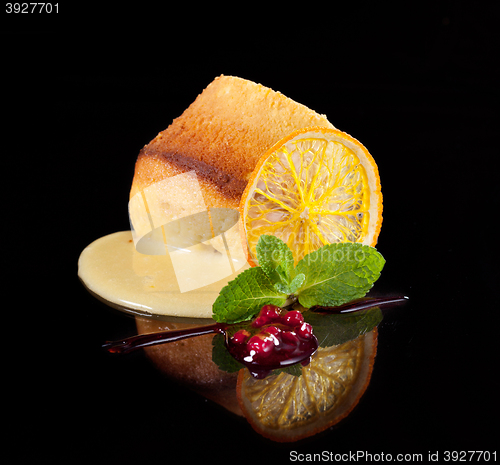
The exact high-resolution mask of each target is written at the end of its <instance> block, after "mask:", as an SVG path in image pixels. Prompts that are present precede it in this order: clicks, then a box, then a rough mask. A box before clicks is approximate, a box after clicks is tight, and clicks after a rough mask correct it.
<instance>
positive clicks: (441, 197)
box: [1, 0, 500, 464]
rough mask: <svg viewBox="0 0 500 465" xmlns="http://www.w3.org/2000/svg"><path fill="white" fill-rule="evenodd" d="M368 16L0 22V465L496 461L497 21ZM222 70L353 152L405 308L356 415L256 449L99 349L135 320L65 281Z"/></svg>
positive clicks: (122, 13) (238, 432) (467, 8)
mask: <svg viewBox="0 0 500 465" xmlns="http://www.w3.org/2000/svg"><path fill="white" fill-rule="evenodd" d="M388 3H389V4H387V5H385V4H380V2H371V3H369V4H367V5H365V4H362V3H354V4H352V6H349V7H345V6H343V7H340V6H339V5H336V4H334V5H335V6H334V7H333V8H332V7H331V6H326V5H324V6H322V5H320V4H316V3H315V4H297V6H295V7H293V6H287V7H286V9H281V10H280V9H276V10H275V11H273V10H272V9H270V8H269V7H267V6H265V7H264V6H257V5H255V6H237V5H233V6H232V7H231V8H230V9H229V10H228V9H226V8H223V7H222V6H221V7H216V6H214V5H213V6H209V7H204V8H200V7H195V6H193V5H188V6H187V8H185V10H180V9H176V8H173V7H170V8H164V9H162V10H159V9H158V8H157V7H148V6H147V5H140V6H139V5H133V6H130V7H127V8H125V7H123V6H122V7H120V8H118V9H117V10H113V11H111V10H110V11H103V10H102V7H97V6H92V7H91V6H90V5H88V4H86V5H81V6H78V5H77V4H74V5H73V6H71V7H69V5H67V6H65V5H63V4H60V13H59V14H58V15H55V14H52V15H50V16H49V15H38V16H37V15H6V14H3V15H2V21H3V29H2V31H3V32H2V36H1V37H2V43H3V46H2V49H3V51H2V63H3V72H2V82H3V84H2V100H3V102H4V104H3V105H2V106H3V112H4V117H5V118H6V120H4V121H6V123H5V122H4V123H3V125H2V142H3V147H4V149H5V151H2V179H3V187H4V190H3V195H4V201H3V204H2V205H3V218H4V219H5V220H4V221H5V223H3V228H2V230H3V235H2V236H3V246H4V253H3V254H2V257H3V258H2V263H3V265H4V267H5V269H6V270H7V273H6V276H7V280H6V282H5V285H4V287H3V288H4V302H3V313H4V322H5V323H4V327H3V335H4V340H5V341H6V342H5V345H4V353H3V360H4V365H5V366H6V374H5V376H4V378H3V379H4V384H6V385H7V387H8V390H7V394H6V395H4V396H3V399H4V407H3V417H4V423H5V424H6V426H7V429H8V433H9V437H8V445H11V446H13V449H14V453H15V455H14V456H15V460H14V461H13V462H11V463H57V464H59V463H65V464H73V463H145V464H147V463H161V462H166V461H167V460H168V461H171V460H179V455H178V454H179V452H181V453H182V454H184V455H185V457H186V458H187V459H188V463H197V462H198V461H199V460H202V459H204V460H205V459H210V460H212V459H217V460H224V461H226V460H227V461H230V460H236V461H237V462H236V463H247V462H250V461H251V462H252V463H254V462H255V460H259V461H260V460H262V459H264V458H269V459H273V460H276V461H279V463H281V462H282V461H283V462H284V463H287V462H288V460H289V453H290V451H291V450H295V451H297V452H299V453H315V452H316V453H318V452H322V451H328V452H333V453H334V454H335V453H346V452H350V451H352V452H355V451H367V452H369V453H372V454H375V453H382V452H383V453H385V454H388V453H390V454H393V455H394V456H395V454H397V453H410V454H411V453H423V454H424V457H427V454H428V453H429V452H436V451H439V453H440V454H441V457H443V454H444V451H446V450H490V451H493V450H495V448H498V434H497V433H498V427H497V421H498V415H499V413H500V412H499V408H498V407H499V405H498V392H499V388H500V385H499V381H498V373H497V372H498V355H497V353H498V349H497V346H498V344H497V338H498V336H497V334H498V329H497V328H498V324H499V318H498V311H499V308H498V307H499V306H498V301H497V280H498V277H499V273H498V254H497V231H498V225H497V220H496V216H497V214H496V213H497V212H498V210H499V207H500V205H499V196H498V190H497V185H498V170H497V167H496V164H495V163H496V160H497V157H498V155H499V150H498V141H497V137H496V135H497V123H498V103H499V87H498V79H499V74H498V72H497V70H496V69H495V62H496V61H497V60H498V58H497V56H498V47H497V42H496V40H497V38H498V37H497V34H496V21H497V20H498V15H497V14H496V11H495V9H494V8H493V7H492V6H489V4H485V3H483V2H472V1H469V2H466V1H462V2H460V1H455V0H450V1H436V2H412V4H411V5H409V4H407V3H408V2H400V3H401V4H403V3H404V5H405V6H402V5H398V4H396V3H394V2H388ZM493 4H494V2H491V5H493ZM285 13H286V14H285ZM220 74H227V75H236V76H240V77H243V78H246V79H250V80H253V81H256V82H259V83H262V84H264V85H266V86H268V87H271V88H273V89H275V90H279V91H281V92H282V93H283V94H285V95H286V96H288V97H290V98H293V99H294V100H296V101H298V102H301V103H303V104H305V105H307V106H309V107H310V108H313V109H314V110H316V111H317V112H319V113H323V114H326V115H327V116H328V118H329V120H330V121H331V122H332V123H333V124H334V125H335V126H336V127H337V128H339V129H341V130H343V131H345V132H347V133H349V134H351V135H353V136H354V137H356V138H357V139H359V140H360V141H361V142H362V143H363V144H364V145H366V146H367V147H368V149H369V150H370V152H371V153H372V155H373V157H374V158H375V160H376V162H377V164H378V167H379V170H380V176H381V182H382V192H383V194H384V223H383V227H382V232H381V235H380V237H379V243H378V246H377V248H378V250H379V251H380V252H381V253H382V254H383V255H384V257H385V258H386V260H387V264H386V267H385V269H384V271H383V274H382V277H381V278H380V280H379V281H378V282H377V284H376V288H375V289H376V291H377V292H378V293H381V294H386V293H394V292H397V293H404V294H406V295H408V296H409V297H410V302H409V303H408V304H407V305H405V306H404V307H401V308H398V309H397V310H394V311H392V312H390V313H389V314H388V315H387V316H386V318H385V320H384V321H383V322H382V324H381V325H380V328H379V349H378V355H377V359H376V363H375V369H374V372H373V376H372V381H371V384H370V386H369V388H368V390H367V392H366V394H365V396H364V397H363V398H362V400H361V402H360V404H359V405H358V407H357V408H356V409H355V410H354V412H353V413H352V414H351V415H350V416H349V417H348V418H347V419H345V420H344V421H342V422H341V423H340V424H339V425H337V426H335V427H333V428H332V429H331V430H329V431H327V432H326V433H324V434H321V435H319V436H317V437H314V438H312V439H310V440H307V441H305V442H302V443H298V444H292V445H277V444H274V443H271V442H269V441H267V440H264V439H262V438H260V437H259V436H258V435H256V434H255V433H254V432H253V430H252V429H251V428H250V427H249V426H248V425H247V424H246V422H245V421H244V420H241V419H237V418H234V417H233V416H231V415H229V414H227V413H226V412H225V411H223V410H221V409H220V408H219V407H218V406H216V405H213V404H212V403H210V402H208V401H206V400H204V399H203V398H201V397H199V396H197V395H195V394H192V393H190V392H186V391H185V390H184V389H182V388H180V387H179V386H177V385H175V384H174V383H172V382H170V381H167V380H165V379H164V378H163V377H162V376H161V375H160V374H159V373H158V372H157V371H155V369H154V368H153V367H152V366H151V365H150V364H149V363H148V361H147V360H146V359H145V358H144V356H143V355H142V354H134V355H131V356H130V357H122V358H120V357H118V358H117V357H112V356H108V355H107V354H105V353H103V352H102V350H101V349H100V345H101V344H102V343H103V342H104V341H105V340H107V339H114V338H120V337H125V336H128V335H131V334H133V333H134V331H135V328H134V322H133V320H132V319H131V318H129V317H126V316H124V315H122V314H118V313H115V312H113V311H111V310H110V309H108V308H107V307H105V306H104V305H103V304H101V303H100V302H98V301H97V300H95V299H94V298H93V297H91V296H90V295H89V294H88V293H87V292H86V291H85V289H84V288H83V286H82V285H81V283H80V282H79V280H78V277H77V261H78V256H79V254H80V252H81V251H82V250H83V249H84V248H85V247H86V246H87V245H88V244H89V243H91V242H92V241H94V240H95V239H97V238H99V237H101V236H104V235H106V234H109V233H113V232H115V231H120V230H126V229H128V228H129V224H128V215H127V202H128V192H129V188H130V184H131V181H132V176H133V169H134V163H135V159H136V157H137V154H138V152H139V150H140V149H141V148H142V147H143V146H144V145H145V144H146V143H148V142H149V141H150V140H151V139H152V138H153V137H154V136H155V135H156V134H157V133H158V132H159V131H161V130H163V129H165V128H166V127H167V126H168V125H169V124H170V123H171V121H172V119H173V118H175V117H177V116H179V115H180V114H181V113H182V111H183V110H184V109H185V108H186V107H187V106H188V105H189V104H190V103H191V102H192V101H193V100H194V99H195V97H196V96H197V95H198V94H199V93H200V92H201V91H202V90H203V89H204V88H205V87H206V86H207V85H208V84H209V83H210V82H211V81H212V80H213V79H214V78H215V77H216V76H218V75H220ZM11 409H12V410H11ZM12 412H13V414H12ZM494 439H495V440H494ZM497 459H498V457H497Z"/></svg>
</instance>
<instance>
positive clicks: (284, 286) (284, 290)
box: [274, 283, 292, 295]
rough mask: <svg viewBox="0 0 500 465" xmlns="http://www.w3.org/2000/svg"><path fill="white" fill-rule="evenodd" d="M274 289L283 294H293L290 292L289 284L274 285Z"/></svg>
mask: <svg viewBox="0 0 500 465" xmlns="http://www.w3.org/2000/svg"><path fill="white" fill-rule="evenodd" d="M274 288H275V289H276V290H277V291H278V292H281V293H282V294H286V295H290V294H291V293H292V291H291V290H290V286H288V285H287V284H283V283H274Z"/></svg>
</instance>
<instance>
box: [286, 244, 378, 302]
mask: <svg viewBox="0 0 500 465" xmlns="http://www.w3.org/2000/svg"><path fill="white" fill-rule="evenodd" d="M384 264H385V260H384V258H383V257H382V255H380V253H379V252H377V250H376V249H374V248H373V247H369V246H367V245H362V244H359V243H350V242H349V243H339V244H329V245H325V246H324V247H321V248H320V249H318V250H317V251H315V252H312V253H310V254H308V255H306V256H305V257H304V258H303V259H302V260H301V261H300V262H299V263H298V264H297V267H296V269H295V272H296V273H298V274H300V273H303V274H304V275H305V277H306V278H305V280H304V282H303V283H302V285H301V286H300V288H299V289H298V290H297V292H296V295H297V296H298V298H299V302H300V304H301V305H303V306H304V307H306V308H310V307H312V306H314V305H323V306H331V307H334V306H338V305H342V304H344V303H347V302H350V301H351V300H354V299H358V298H360V297H363V296H364V295H365V294H366V293H367V292H368V291H369V290H370V289H371V287H372V286H373V283H374V282H375V281H376V280H377V279H378V278H379V276H380V272H381V270H382V268H383V266H384Z"/></svg>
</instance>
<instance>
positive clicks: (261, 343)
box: [247, 335, 274, 355]
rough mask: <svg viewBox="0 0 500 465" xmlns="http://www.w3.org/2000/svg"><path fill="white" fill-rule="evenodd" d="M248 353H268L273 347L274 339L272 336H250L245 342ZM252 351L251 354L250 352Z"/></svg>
mask: <svg viewBox="0 0 500 465" xmlns="http://www.w3.org/2000/svg"><path fill="white" fill-rule="evenodd" d="M247 348H248V351H249V352H250V355H265V354H269V353H270V352H271V351H272V350H273V348H274V339H273V338H272V337H266V338H263V337H260V336H258V335H256V336H252V337H251V338H250V340H249V341H248V344H247ZM252 351H253V352H254V354H252V353H251V352H252Z"/></svg>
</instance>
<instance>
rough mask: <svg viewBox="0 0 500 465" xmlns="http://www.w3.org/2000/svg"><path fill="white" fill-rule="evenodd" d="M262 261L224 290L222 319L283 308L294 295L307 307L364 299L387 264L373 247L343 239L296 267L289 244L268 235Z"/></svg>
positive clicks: (217, 311)
mask: <svg viewBox="0 0 500 465" xmlns="http://www.w3.org/2000/svg"><path fill="white" fill-rule="evenodd" d="M257 260H258V262H259V266H258V267H255V268H250V269H248V270H246V271H244V272H243V273H241V274H240V275H238V276H237V277H236V279H234V280H233V281H231V282H230V283H228V285H227V286H225V287H224V288H223V289H222V291H221V293H220V295H219V297H218V298H217V300H216V301H215V303H214V305H213V308H212V312H213V317H214V319H215V320H216V321H218V322H225V323H238V322H240V321H245V320H249V319H251V318H252V317H253V316H255V315H256V314H257V313H258V312H259V310H260V309H261V308H262V306H264V305H266V304H273V305H277V306H283V305H284V304H285V303H286V302H287V301H289V300H290V299H292V300H293V301H296V300H298V302H299V303H300V304H301V305H302V306H303V307H305V308H310V307H313V306H315V305H320V306H328V307H336V306H338V305H342V304H345V303H347V302H350V301H352V300H354V299H359V298H361V297H363V296H364V295H365V294H366V293H367V292H368V291H369V290H370V289H371V288H372V286H373V284H374V283H375V281H376V280H377V279H378V278H379V276H380V272H381V271H382V268H383V267H384V264H385V260H384V258H383V257H382V255H381V254H380V253H379V252H378V251H377V250H376V249H375V248H373V247H370V246H367V245H362V244H359V243H341V244H329V245H325V246H323V247H321V248H320V249H318V250H316V251H315V252H312V253H310V254H308V255H306V256H305V257H304V258H303V259H302V260H300V261H299V262H298V263H297V266H296V267H294V266H293V264H294V262H293V254H292V252H291V250H290V249H289V248H288V246H287V245H286V244H285V243H284V242H283V241H281V240H280V239H278V238H277V237H274V236H268V235H263V236H261V237H260V238H259V241H258V243H257Z"/></svg>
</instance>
